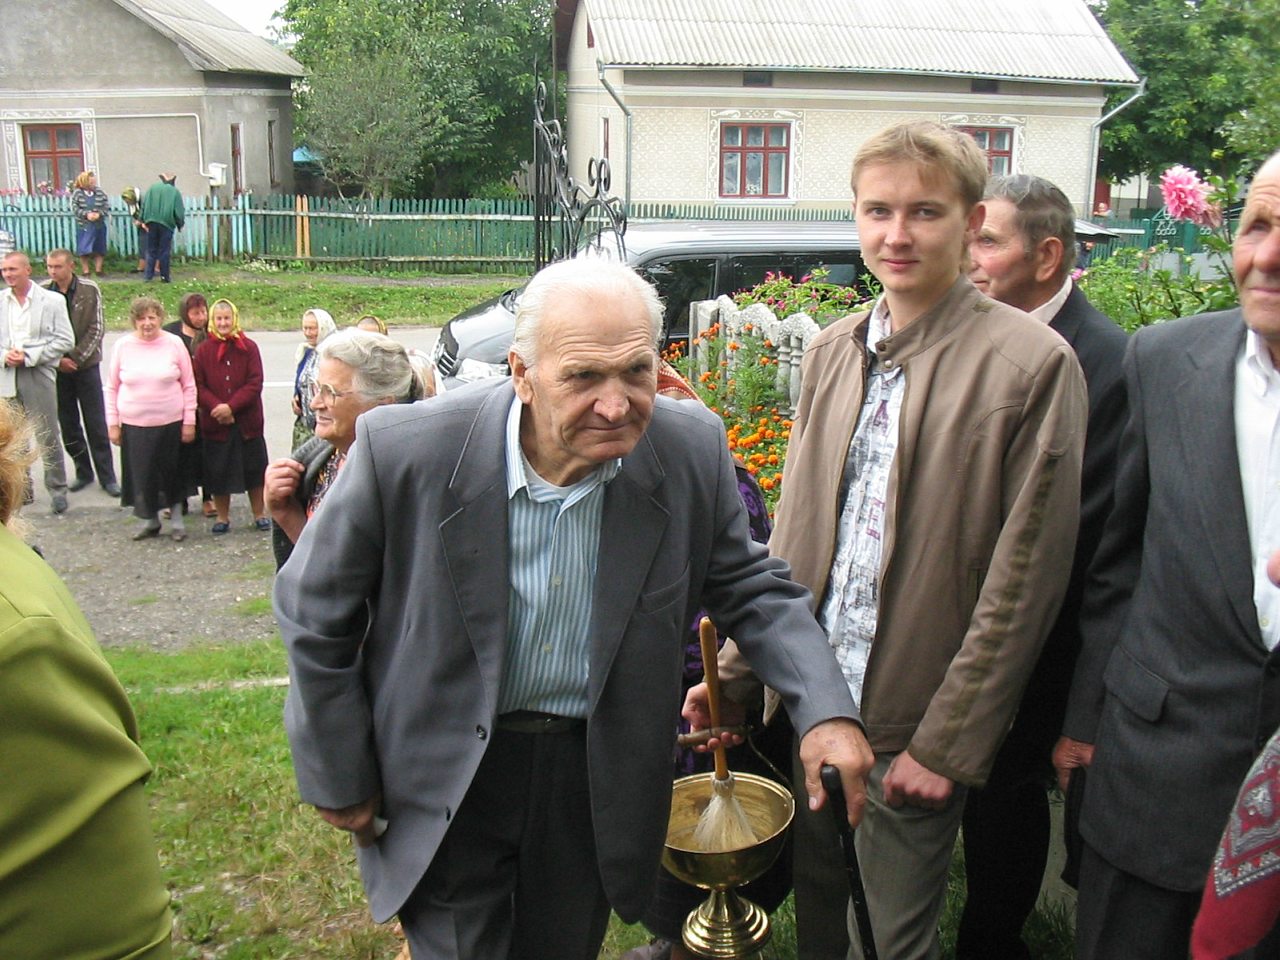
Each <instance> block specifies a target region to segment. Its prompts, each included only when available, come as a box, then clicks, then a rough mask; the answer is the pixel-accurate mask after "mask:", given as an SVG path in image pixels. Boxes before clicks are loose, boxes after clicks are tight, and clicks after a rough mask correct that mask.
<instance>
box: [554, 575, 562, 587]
mask: <svg viewBox="0 0 1280 960" xmlns="http://www.w3.org/2000/svg"><path fill="white" fill-rule="evenodd" d="M562 583H564V578H563V577H552V578H551V585H552V586H553V587H558V586H560V584H562Z"/></svg>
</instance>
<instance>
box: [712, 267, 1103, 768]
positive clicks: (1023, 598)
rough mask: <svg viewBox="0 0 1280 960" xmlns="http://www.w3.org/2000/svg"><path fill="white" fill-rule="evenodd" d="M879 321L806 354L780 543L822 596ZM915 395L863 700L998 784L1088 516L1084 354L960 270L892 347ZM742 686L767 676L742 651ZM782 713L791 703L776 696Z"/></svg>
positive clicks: (729, 679)
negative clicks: (1001, 761)
mask: <svg viewBox="0 0 1280 960" xmlns="http://www.w3.org/2000/svg"><path fill="white" fill-rule="evenodd" d="M868 316H869V315H868V314H860V315H856V316H851V317H847V318H845V319H843V320H840V321H838V322H837V323H834V324H832V325H831V326H830V327H829V328H828V329H826V330H824V331H823V332H822V333H821V334H820V335H819V336H817V337H816V338H815V339H814V341H813V343H812V344H811V345H810V347H809V349H808V350H807V351H806V353H805V357H804V366H803V377H804V380H803V388H802V392H801V396H800V406H799V410H798V411H797V415H796V424H795V427H794V429H793V431H792V435H791V443H790V448H789V450H788V453H787V462H786V471H785V478H786V479H785V482H784V487H783V490H784V492H783V497H782V502H781V503H780V505H779V510H778V519H777V526H776V527H775V529H774V532H773V538H772V539H771V540H770V544H769V547H770V552H771V553H773V554H774V555H775V556H779V557H781V558H783V559H785V560H786V561H787V562H788V563H790V564H791V567H792V575H793V576H794V577H795V579H796V580H797V581H799V582H800V583H803V584H804V585H805V586H807V587H808V588H809V589H810V590H811V591H812V592H813V595H814V603H815V604H816V605H820V604H821V603H822V599H823V596H824V594H825V592H826V587H827V577H828V573H829V571H830V568H831V563H832V559H833V556H834V553H835V545H836V530H837V524H838V520H839V516H840V507H841V504H840V482H841V475H842V472H843V470H844V466H845V458H846V454H847V452H848V449H849V444H850V442H851V440H852V438H853V431H854V427H855V425H856V422H857V418H858V411H859V409H860V408H861V403H862V398H863V391H864V383H863V381H864V377H863V371H864V370H865V367H866V362H867V353H866V347H865V338H866V335H867V326H868V323H867V321H868ZM876 362H878V363H881V364H884V365H885V366H896V365H901V366H902V368H903V371H904V373H905V376H906V395H905V398H904V400H903V405H902V412H901V419H900V424H899V431H900V432H899V441H898V450H897V455H896V456H895V458H894V463H893V467H892V472H891V473H890V477H889V495H888V503H887V505H886V514H887V519H886V535H885V544H884V553H883V560H882V566H881V571H880V585H879V597H880V607H879V620H878V623H877V628H876V636H875V640H874V642H873V644H872V649H871V654H870V660H869V662H868V664H867V673H866V680H865V684H864V688H863V695H862V705H861V706H862V719H863V722H864V724H865V725H866V729H867V735H868V738H869V739H870V741H871V746H872V748H873V749H874V750H875V751H877V752H881V751H898V750H902V749H907V748H909V751H910V753H911V755H912V756H913V757H914V758H915V759H916V760H918V761H919V762H920V763H922V764H924V765H925V766H927V767H928V768H929V769H931V770H933V771H935V772H937V773H941V774H944V775H945V776H948V777H950V778H952V779H954V780H957V781H959V782H962V783H966V784H971V785H978V784H981V783H982V782H984V781H985V779H986V777H987V774H988V773H989V771H990V768H991V764H992V761H993V760H994V758H995V754H996V750H997V749H998V747H999V745H1000V743H1001V741H1002V740H1003V738H1004V735H1005V734H1006V733H1007V732H1008V729H1009V725H1010V723H1011V722H1012V720H1013V716H1014V713H1015V712H1016V710H1017V707H1018V701H1019V698H1020V695H1021V693H1022V690H1023V687H1024V686H1025V685H1026V682H1027V679H1028V677H1029V676H1030V673H1031V669H1032V667H1033V666H1034V664H1035V662H1036V657H1037V655H1038V654H1039V651H1040V647H1041V645H1042V644H1043V643H1044V639H1045V636H1046V635H1047V633H1048V631H1049V628H1050V626H1051V625H1052V624H1053V620H1054V617H1055V615H1056V613H1057V610H1058V606H1059V604H1060V603H1061V601H1062V595H1063V592H1064V590H1065V589H1066V585H1067V578H1068V575H1069V573H1070V570H1071V558H1072V551H1073V549H1074V546H1075V537H1076V530H1077V527H1078V525H1079V519H1080V461H1081V454H1082V450H1083V445H1084V435H1085V424H1086V414H1087V399H1086V391H1085V382H1084V377H1083V375H1082V374H1081V372H1080V366H1079V364H1078V362H1077V361H1076V358H1075V355H1074V353H1073V352H1072V350H1071V348H1070V347H1069V346H1068V345H1067V344H1066V342H1065V341H1063V340H1062V338H1061V337H1059V336H1058V335H1057V334H1056V333H1054V332H1053V331H1052V330H1050V329H1049V328H1048V327H1047V326H1045V325H1043V324H1041V323H1038V322H1036V321H1034V320H1032V319H1031V318H1029V317H1028V316H1027V315H1026V314H1024V313H1022V312H1021V311H1019V310H1015V309H1013V308H1011V307H1008V306H1005V305H1003V304H1000V303H997V302H996V301H993V300H990V299H988V298H987V297H985V296H983V295H982V294H981V293H979V292H978V290H977V289H976V288H975V287H974V286H973V285H972V284H971V283H970V282H969V281H968V280H967V279H963V278H962V279H960V280H958V281H957V282H956V284H955V285H954V286H953V287H952V288H951V290H950V291H949V292H948V293H947V295H946V296H945V297H944V298H943V299H942V301H940V302H939V303H938V304H937V305H936V306H935V307H934V308H933V309H931V310H930V311H928V312H927V313H926V314H924V315H923V316H922V317H920V319H918V320H917V321H916V322H915V323H913V324H911V325H909V326H908V327H906V329H904V330H901V331H899V332H897V333H895V334H893V335H891V336H890V337H888V338H886V339H885V340H883V341H881V343H880V344H879V349H878V351H877V360H876ZM725 649H726V653H724V654H722V656H721V670H722V672H723V674H724V675H725V677H726V692H727V693H728V694H729V695H730V696H733V697H734V698H735V699H743V698H744V697H746V696H749V695H750V685H751V684H752V682H753V680H752V678H751V677H750V674H749V668H748V667H747V666H746V664H745V663H744V662H743V661H742V659H741V655H740V654H738V652H737V650H736V648H735V647H734V646H733V645H732V644H730V645H727V646H726V648H725ZM769 699H770V703H769V708H770V712H771V711H772V707H773V706H774V704H773V703H772V699H773V698H769Z"/></svg>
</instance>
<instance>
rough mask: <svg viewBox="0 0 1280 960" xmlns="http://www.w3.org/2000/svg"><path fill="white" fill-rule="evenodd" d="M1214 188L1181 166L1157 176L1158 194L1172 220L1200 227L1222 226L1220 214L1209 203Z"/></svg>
mask: <svg viewBox="0 0 1280 960" xmlns="http://www.w3.org/2000/svg"><path fill="white" fill-rule="evenodd" d="M1212 192H1213V187H1211V186H1210V185H1209V184H1207V183H1205V182H1204V181H1203V180H1201V179H1200V175H1199V174H1198V173H1196V171H1194V170H1190V169H1188V168H1187V167H1184V166H1182V164H1180V163H1179V164H1175V165H1174V166H1172V167H1170V168H1169V169H1168V170H1166V171H1165V172H1164V173H1162V174H1161V175H1160V193H1161V194H1162V195H1163V197H1164V205H1165V208H1166V209H1167V210H1168V211H1169V216H1171V217H1173V218H1174V219H1175V220H1190V221H1191V222H1192V223H1195V224H1198V225H1199V226H1202V227H1215V228H1216V227H1218V226H1220V225H1221V224H1222V210H1221V208H1220V207H1218V205H1217V204H1212V203H1210V202H1209V195H1210V193H1212Z"/></svg>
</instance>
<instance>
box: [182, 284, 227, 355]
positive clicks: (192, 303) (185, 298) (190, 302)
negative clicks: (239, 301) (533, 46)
mask: <svg viewBox="0 0 1280 960" xmlns="http://www.w3.org/2000/svg"><path fill="white" fill-rule="evenodd" d="M196 307H204V308H205V311H206V314H205V320H204V329H203V330H196V332H195V333H194V334H192V336H191V355H192V356H193V357H194V356H195V353H196V347H198V346H200V344H202V343H204V342H205V340H207V339H208V337H209V315H208V310H209V301H208V300H206V299H205V297H204V294H203V293H196V292H195V291H194V290H192V291H188V292H187V293H184V294H183V295H182V296H181V297H180V298H179V299H178V320H179V321H180V322H181V323H183V324H184V325H185V326H191V323H190V321H188V320H187V315H188V314H189V313H190V312H191V311H192V310H194V309H195V308H196ZM232 316H235V304H232Z"/></svg>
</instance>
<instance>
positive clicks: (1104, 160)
mask: <svg viewBox="0 0 1280 960" xmlns="http://www.w3.org/2000/svg"><path fill="white" fill-rule="evenodd" d="M1260 3H1267V4H1270V5H1272V6H1274V5H1275V0H1101V1H1100V3H1097V4H1096V8H1094V9H1096V10H1097V13H1098V15H1100V17H1101V19H1102V22H1103V23H1105V24H1106V28H1107V32H1108V33H1110V35H1111V38H1112V40H1114V41H1115V44H1116V46H1119V47H1120V51H1121V52H1123V54H1124V55H1125V58H1128V60H1129V63H1132V64H1133V67H1134V69H1135V70H1137V73H1138V76H1140V77H1146V78H1147V93H1146V96H1143V97H1142V99H1139V100H1138V101H1135V102H1134V104H1132V105H1130V106H1128V108H1126V109H1125V110H1124V111H1123V113H1120V114H1117V115H1116V116H1115V118H1112V119H1111V120H1110V122H1108V123H1107V124H1106V127H1105V128H1103V132H1102V152H1101V159H1100V170H1101V173H1102V174H1103V175H1106V177H1110V178H1112V179H1125V178H1128V177H1132V175H1134V174H1139V173H1146V174H1155V173H1158V172H1160V170H1164V169H1166V168H1167V166H1170V165H1171V164H1184V165H1187V166H1193V168H1197V169H1199V170H1204V169H1206V168H1212V169H1213V170H1219V172H1224V173H1230V172H1234V169H1235V168H1236V166H1238V165H1239V164H1240V161H1243V160H1245V159H1247V157H1245V156H1244V155H1243V154H1242V152H1240V151H1239V150H1238V148H1236V147H1234V146H1233V145H1231V143H1229V142H1228V140H1226V137H1225V136H1224V132H1222V124H1224V122H1226V120H1228V118H1230V116H1234V115H1238V114H1239V113H1240V111H1242V110H1244V109H1247V106H1248V104H1249V99H1251V93H1249V91H1248V88H1247V82H1245V76H1244V73H1243V65H1242V63H1240V60H1239V50H1240V46H1239V45H1240V40H1242V37H1243V36H1244V32H1245V24H1247V18H1245V13H1244V12H1245V9H1247V8H1251V6H1257V5H1258V4H1260ZM1272 69H1274V61H1272ZM1128 96H1130V91H1128V90H1123V91H1116V92H1115V93H1112V96H1111V101H1110V102H1108V106H1114V105H1115V104H1119V102H1120V101H1123V100H1124V99H1126V97H1128Z"/></svg>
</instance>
